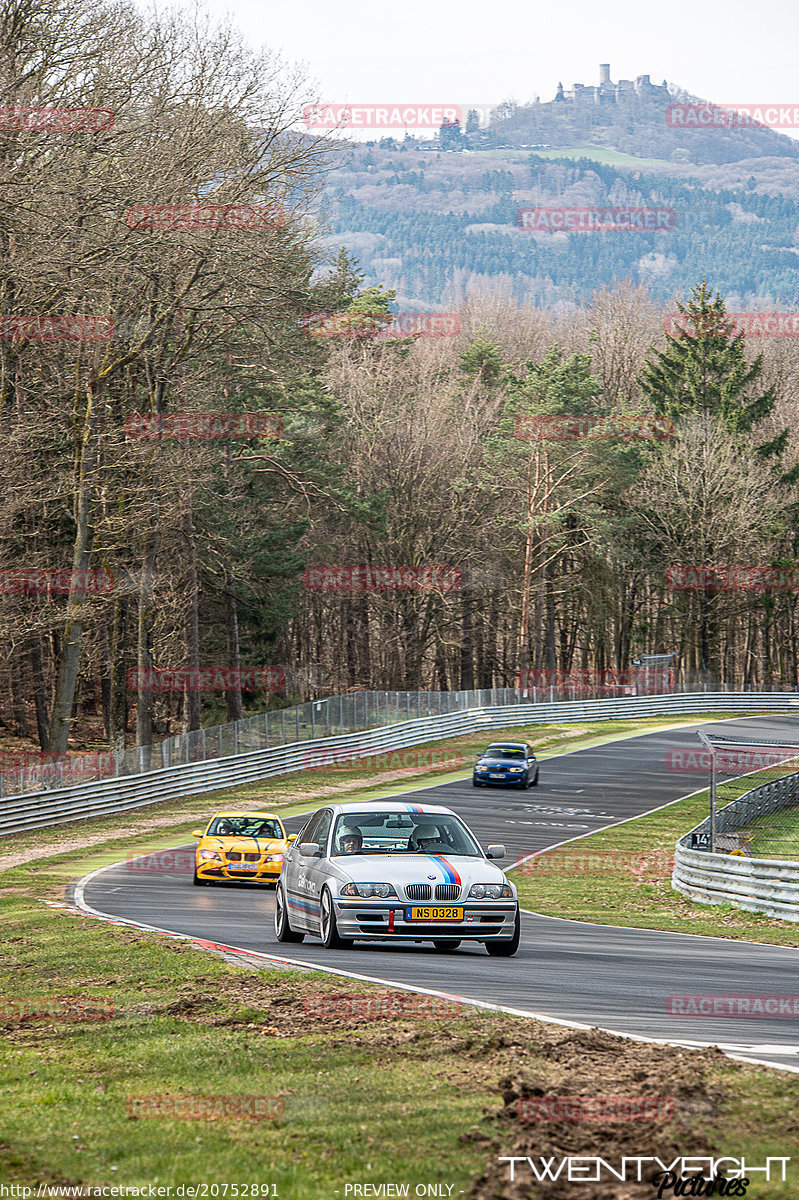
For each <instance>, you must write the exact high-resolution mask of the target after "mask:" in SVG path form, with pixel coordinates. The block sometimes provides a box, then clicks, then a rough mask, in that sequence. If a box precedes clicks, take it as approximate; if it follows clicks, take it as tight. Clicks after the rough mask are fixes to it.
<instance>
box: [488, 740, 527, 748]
mask: <svg viewBox="0 0 799 1200" xmlns="http://www.w3.org/2000/svg"><path fill="white" fill-rule="evenodd" d="M506 746H507V748H508V750H526V749H527V742H492V743H491V745H490V746H486V749H487V750H495V749H496V750H502V749H503V748H504V747H506Z"/></svg>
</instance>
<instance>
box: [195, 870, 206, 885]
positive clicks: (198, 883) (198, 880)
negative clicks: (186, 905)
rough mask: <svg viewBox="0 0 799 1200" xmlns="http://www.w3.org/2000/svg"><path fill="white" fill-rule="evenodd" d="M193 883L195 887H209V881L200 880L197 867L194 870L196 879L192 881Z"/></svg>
mask: <svg viewBox="0 0 799 1200" xmlns="http://www.w3.org/2000/svg"><path fill="white" fill-rule="evenodd" d="M192 883H193V884H194V886H195V887H208V880H207V879H200V876H199V875H198V874H197V868H196V867H195V868H194V878H193V879H192Z"/></svg>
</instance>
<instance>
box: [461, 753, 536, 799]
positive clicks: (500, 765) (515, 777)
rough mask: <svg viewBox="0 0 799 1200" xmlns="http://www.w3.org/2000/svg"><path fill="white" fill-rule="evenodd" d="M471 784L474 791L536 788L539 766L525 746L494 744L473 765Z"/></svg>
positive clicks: (533, 755) (533, 754)
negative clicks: (493, 787) (498, 787)
mask: <svg viewBox="0 0 799 1200" xmlns="http://www.w3.org/2000/svg"><path fill="white" fill-rule="evenodd" d="M472 783H473V784H474V786H475V787H483V786H485V787H489V786H490V785H491V784H500V785H503V784H504V785H505V786H507V787H517V788H528V787H536V785H537V784H538V763H537V762H536V758H535V752H534V750H533V747H532V746H530V745H529V744H528V743H527V742H494V743H493V744H492V745H491V746H489V747H488V749H486V750H484V751H483V753H482V754H481V755H480V757H479V758H478V760H477V762H476V763H475V764H474V774H473V776H472Z"/></svg>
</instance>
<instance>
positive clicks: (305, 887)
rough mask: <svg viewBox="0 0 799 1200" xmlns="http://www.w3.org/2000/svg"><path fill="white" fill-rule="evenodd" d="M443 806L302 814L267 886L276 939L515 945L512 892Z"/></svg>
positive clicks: (493, 851) (351, 807)
mask: <svg viewBox="0 0 799 1200" xmlns="http://www.w3.org/2000/svg"><path fill="white" fill-rule="evenodd" d="M504 857H505V847H504V846H489V847H488V848H487V850H486V852H485V853H484V852H483V850H482V849H481V847H480V846H479V844H478V842H477V840H476V838H475V837H474V834H473V833H472V832H471V830H470V829H469V828H468V827H467V826H466V825H465V824H464V822H463V821H462V820H461V819H460V817H458V816H456V815H455V813H453V812H451V811H450V809H448V808H443V807H441V806H439V805H432V804H408V803H404V802H401V801H381V802H379V803H378V804H375V803H372V804H364V803H360V804H359V803H353V804H330V805H326V806H325V807H324V808H320V809H319V810H318V811H317V812H315V813H312V814H311V816H310V817H309V818H308V820H307V821H306V823H305V826H304V828H303V830H302V832H301V833H299V834H298V835H297V838H296V840H295V841H294V843H293V845H292V846H291V848H290V849H289V851H288V853H287V854H286V856H285V859H284V863H283V870H282V872H281V875H280V879H279V881H278V885H277V892H276V905H275V933H276V935H277V939H278V941H280V942H301V941H302V940H303V939H304V937H305V935H306V934H310V935H312V936H314V937H319V938H321V939H322V942H323V943H324V945H325V946H327V947H329V948H331V949H333V948H337V949H341V948H345V947H349V946H351V945H352V943H353V942H354V941H356V940H357V941H366V940H368V941H375V940H379V941H385V942H389V941H390V942H396V941H403V942H408V941H412V942H426V941H430V942H433V944H434V945H435V946H436V948H437V949H438V950H455V949H457V947H458V946H459V945H460V944H461V942H462V941H470V942H482V943H483V944H484V945H485V948H486V950H487V951H488V953H489V954H492V955H495V956H497V957H509V956H510V955H512V954H515V953H516V951H517V950H518V948H519V931H520V924H519V904H518V900H517V897H516V889H515V887H514V886H513V884H512V883H509V882H508V880H507V878H506V877H505V874H504V872H503V871H502V870H501V869H500V868H499V867H498V866H496V865H495V864H494V863H493V862H491V861H490V860H491V859H496V858H504Z"/></svg>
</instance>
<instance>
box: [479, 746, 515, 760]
mask: <svg viewBox="0 0 799 1200" xmlns="http://www.w3.org/2000/svg"><path fill="white" fill-rule="evenodd" d="M483 758H524V750H522V749H521V748H520V747H519V746H489V747H488V749H487V750H486V751H485V752H484V753H483Z"/></svg>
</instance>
